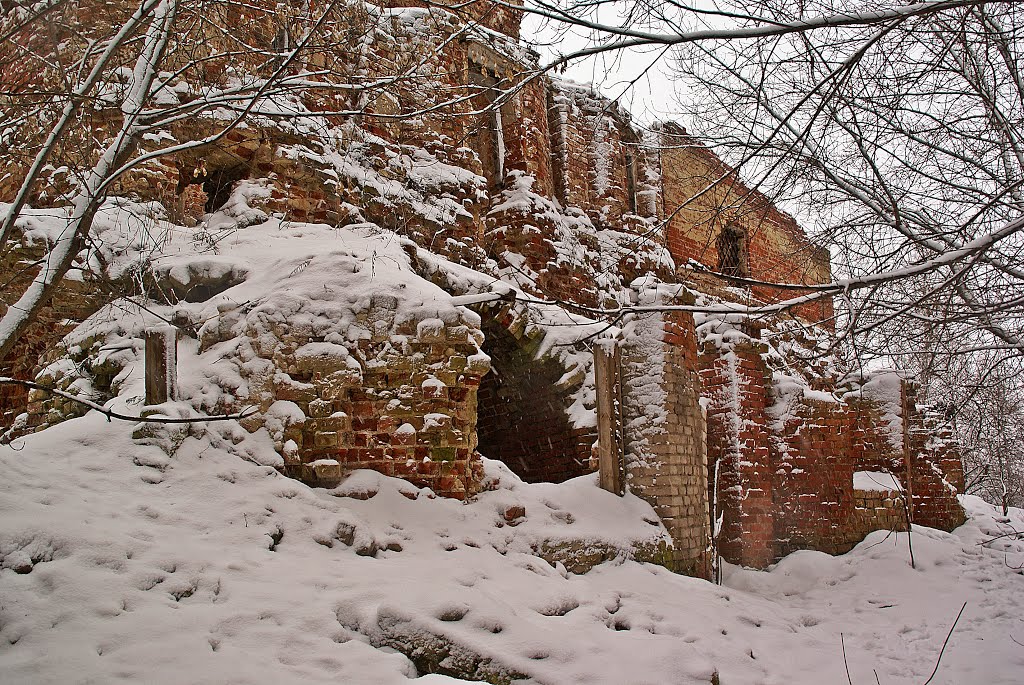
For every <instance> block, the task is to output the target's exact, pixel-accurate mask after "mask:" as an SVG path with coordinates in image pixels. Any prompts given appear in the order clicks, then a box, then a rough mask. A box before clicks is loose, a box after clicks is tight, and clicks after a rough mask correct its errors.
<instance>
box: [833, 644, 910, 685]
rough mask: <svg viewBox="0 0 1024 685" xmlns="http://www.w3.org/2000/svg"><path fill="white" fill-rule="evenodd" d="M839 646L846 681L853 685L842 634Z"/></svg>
mask: <svg viewBox="0 0 1024 685" xmlns="http://www.w3.org/2000/svg"><path fill="white" fill-rule="evenodd" d="M839 644H840V645H842V647H843V665H844V666H846V681H847V682H848V683H850V685H853V678H851V677H850V662H849V661H847V660H846V640H844V639H843V634H842V633H839ZM925 685H927V683H925Z"/></svg>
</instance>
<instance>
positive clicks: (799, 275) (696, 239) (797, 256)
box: [660, 126, 832, 322]
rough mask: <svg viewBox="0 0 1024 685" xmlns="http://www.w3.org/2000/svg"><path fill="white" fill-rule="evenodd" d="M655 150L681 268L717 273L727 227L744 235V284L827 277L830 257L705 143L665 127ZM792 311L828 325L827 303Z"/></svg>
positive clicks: (761, 292)
mask: <svg viewBox="0 0 1024 685" xmlns="http://www.w3.org/2000/svg"><path fill="white" fill-rule="evenodd" d="M660 146H661V149H660V156H661V173H662V177H663V192H664V210H663V211H664V212H665V214H666V215H667V216H668V218H669V223H668V227H667V231H666V242H667V245H668V248H669V251H670V252H671V253H672V256H673V258H674V259H675V260H676V263H677V264H678V265H679V266H680V267H684V266H685V265H686V263H687V262H688V261H689V260H691V259H692V260H695V261H697V262H699V263H700V264H702V265H704V266H705V267H707V268H709V269H711V270H715V271H717V270H718V268H719V247H718V239H719V236H720V235H721V233H722V231H723V229H725V228H726V227H727V226H730V225H732V226H735V227H737V228H740V229H741V230H742V232H743V234H744V235H745V245H744V246H743V249H744V251H745V253H746V256H745V262H746V266H747V274H748V276H749V277H750V278H752V279H755V280H762V281H773V282H783V283H797V284H818V283H825V282H828V281H829V280H830V279H831V268H830V265H829V257H828V252H827V251H826V250H823V249H822V248H819V247H817V246H815V245H813V244H812V243H810V242H809V241H808V240H807V236H806V235H805V234H804V232H803V231H802V229H801V228H800V226H799V225H798V224H797V223H796V221H795V220H794V219H793V218H792V217H790V216H788V215H786V214H783V213H782V212H781V211H779V210H778V209H776V208H775V207H774V206H773V205H772V204H771V203H770V202H769V201H768V200H767V199H766V198H765V197H764V196H763V195H761V194H760V193H758V192H757V191H755V190H751V189H749V188H747V187H746V186H745V185H744V184H743V182H742V181H740V180H739V179H738V178H737V176H736V174H735V172H734V171H732V170H731V169H729V168H728V167H727V166H726V165H725V164H724V163H722V161H721V160H720V159H718V157H717V156H716V155H715V154H714V153H713V152H712V151H711V150H709V149H708V148H707V147H706V146H705V145H704V144H702V143H701V142H699V141H697V140H695V139H693V138H691V137H690V136H689V135H687V134H686V133H685V131H683V130H682V129H681V128H679V127H678V126H666V127H665V128H664V129H663V132H662V136H661V139H660ZM752 292H753V294H754V296H755V297H756V298H758V299H762V300H765V301H768V302H774V301H778V300H781V299H786V298H790V297H794V296H796V295H797V294H799V291H778V290H774V289H771V288H768V287H760V286H755V287H753V288H752ZM794 313H796V314H797V315H799V316H803V317H804V318H806V319H808V320H811V321H826V322H827V320H828V319H830V318H831V316H832V303H831V301H828V300H823V301H821V302H817V303H813V304H808V305H804V306H801V307H797V308H796V309H795V310H794Z"/></svg>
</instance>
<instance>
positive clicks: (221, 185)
mask: <svg viewBox="0 0 1024 685" xmlns="http://www.w3.org/2000/svg"><path fill="white" fill-rule="evenodd" d="M248 177H249V167H248V165H246V164H238V165H236V166H233V167H228V168H218V169H208V168H207V166H206V164H205V163H203V162H202V161H200V162H199V163H198V164H196V165H195V166H192V167H191V168H189V167H187V166H182V165H180V164H179V165H178V188H177V194H178V195H181V194H182V193H183V192H185V188H187V187H188V186H191V185H199V186H202V188H203V192H204V193H205V194H206V203H205V204H204V207H203V209H204V211H206V212H207V213H210V212H215V211H217V210H218V209H220V208H221V207H223V206H224V205H225V204H226V203H227V201H228V198H229V197H231V189H232V188H234V185H235V184H236V183H238V182H239V181H241V180H243V179H246V178H248Z"/></svg>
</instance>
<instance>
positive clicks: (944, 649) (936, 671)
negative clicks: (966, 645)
mask: <svg viewBox="0 0 1024 685" xmlns="http://www.w3.org/2000/svg"><path fill="white" fill-rule="evenodd" d="M966 608H967V602H964V605H963V606H962V607H960V613H959V614H957V615H956V621H953V625H951V626H950V627H949V634H947V635H946V639H945V640H943V642H942V649H940V650H939V658H938V659H936V660H935V668H934V669H932V674H931V675H930V676H928V680H926V681H924V685H928V683H930V682H932V678H934V677H935V674H936V673H938V672H939V664H940V663H942V654H943V653H944V652H945V651H946V645H948V644H949V638H951V637H953V631H954V630H956V624H957V621H959V620H960V617H961V616H962V615H963V613H964V609H966Z"/></svg>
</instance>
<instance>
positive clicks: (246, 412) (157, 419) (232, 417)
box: [0, 376, 259, 423]
mask: <svg viewBox="0 0 1024 685" xmlns="http://www.w3.org/2000/svg"><path fill="white" fill-rule="evenodd" d="M0 383H6V384H11V385H22V386H24V387H26V388H32V389H34V390H42V391H43V392H48V393H50V394H51V395H57V396H58V397H63V398H64V399H66V400H71V401H72V402H77V403H79V404H81V405H84V406H86V407H89V408H90V409H95V410H96V411H98V412H99V413H101V414H103V415H104V416H106V417H107V421H109V420H110V419H120V420H122V421H142V422H145V423H203V422H206V421H238V420H241V419H244V418H248V417H250V416H252V415H253V414H255V413H257V412H258V411H259V410H258V409H256V407H246V408H245V409H243V410H242V411H241V412H240V413H238V414H218V415H217V416H197V417H194V418H178V419H176V418H171V417H168V416H128V415H127V414H119V413H118V412H116V411H113V410H111V409H107V408H106V407H104V406H102V405H99V404H96V403H95V402H93V401H92V400H87V399H84V398H81V397H77V396H75V395H72V394H71V393H69V392H65V391H63V390H58V389H57V388H49V387H47V386H45V385H40V384H39V383H33V382H32V381H24V380H21V379H18V378H7V377H6V376H0Z"/></svg>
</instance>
